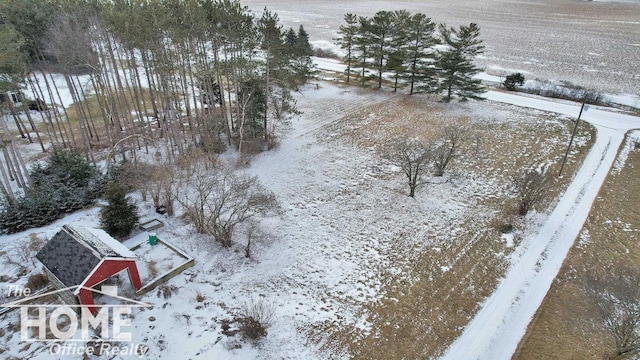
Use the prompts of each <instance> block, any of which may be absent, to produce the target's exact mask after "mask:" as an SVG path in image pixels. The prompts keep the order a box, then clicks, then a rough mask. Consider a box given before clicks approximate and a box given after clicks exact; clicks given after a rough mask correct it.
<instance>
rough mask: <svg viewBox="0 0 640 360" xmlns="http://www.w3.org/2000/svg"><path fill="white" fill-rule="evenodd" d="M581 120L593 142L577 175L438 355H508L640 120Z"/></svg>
mask: <svg viewBox="0 0 640 360" xmlns="http://www.w3.org/2000/svg"><path fill="white" fill-rule="evenodd" d="M486 98H487V99H489V100H492V101H499V102H505V103H509V104H514V105H518V106H524V107H530V108H535V109H540V110H546V111H553V112H557V113H561V114H566V115H569V116H577V114H578V112H579V111H580V105H579V104H575V103H569V102H558V101H553V100H547V99H543V98H538V97H525V96H519V95H513V94H508V93H501V92H495V91H490V92H488V93H487V94H486ZM582 120H584V121H587V122H589V123H591V124H592V125H594V126H595V127H596V129H597V136H596V142H595V144H594V145H593V147H592V149H591V151H590V152H589V154H588V155H587V157H586V159H585V160H584V163H583V165H582V167H581V168H580V170H579V172H578V173H577V174H576V177H575V179H574V180H573V182H572V183H571V185H570V186H569V187H568V188H567V191H566V192H565V193H564V195H563V196H562V197H561V199H560V201H559V202H558V204H557V205H556V208H555V209H554V210H553V212H552V213H551V215H549V218H548V219H547V222H546V224H545V225H544V226H543V227H542V228H541V229H540V231H539V232H538V234H537V235H535V236H532V237H530V238H526V239H523V242H522V245H521V247H520V248H519V249H518V251H517V252H516V254H515V257H514V260H513V262H512V266H511V267H510V268H509V270H508V271H507V274H506V276H505V278H504V279H503V280H502V281H501V283H500V284H499V285H498V288H497V289H496V291H494V293H493V294H492V295H491V296H489V298H487V300H486V301H485V303H484V304H483V305H482V308H481V309H480V311H479V312H478V313H477V314H476V316H475V317H474V318H473V320H472V321H471V322H470V323H469V324H468V325H467V327H466V328H465V330H464V332H463V333H462V335H461V336H460V337H458V339H457V340H456V341H455V342H454V343H453V344H452V345H451V346H450V348H449V349H448V350H447V351H446V352H445V354H444V356H443V357H442V359H444V360H457V359H469V360H471V359H482V360H484V359H491V360H500V359H511V357H512V356H513V353H514V352H515V350H516V348H517V346H518V344H519V342H520V340H521V339H522V337H523V336H524V334H525V332H526V330H527V326H528V324H529V322H530V321H531V319H532V318H533V316H534V315H535V313H536V311H537V309H538V308H539V307H540V304H541V303H542V300H543V299H544V297H545V296H546V294H547V291H548V290H549V288H550V286H551V283H552V282H553V279H554V278H555V277H556V275H557V274H558V272H559V270H560V267H561V266H562V262H563V261H564V259H565V257H566V255H567V253H568V252H569V249H570V248H571V246H572V245H573V243H574V240H575V239H576V237H577V236H578V234H579V233H580V230H581V229H582V226H583V224H584V222H585V220H586V219H587V216H588V215H589V211H590V210H591V206H592V204H593V201H594V200H595V198H596V196H597V195H598V191H599V190H600V187H601V186H602V184H603V183H604V180H605V179H606V177H607V174H608V173H609V169H610V168H611V165H612V164H613V162H614V160H615V158H616V155H617V152H618V148H619V146H620V144H621V143H622V141H623V139H624V135H625V134H626V132H627V131H629V130H630V129H637V128H640V118H639V117H634V116H629V115H625V114H620V113H614V112H608V111H604V110H600V109H591V110H589V111H587V112H585V113H583V114H582Z"/></svg>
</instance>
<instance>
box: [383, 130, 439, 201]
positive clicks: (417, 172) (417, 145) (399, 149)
mask: <svg viewBox="0 0 640 360" xmlns="http://www.w3.org/2000/svg"><path fill="white" fill-rule="evenodd" d="M394 144H395V145H394V146H393V147H392V148H391V149H390V150H389V151H388V152H387V153H386V154H385V155H384V157H385V158H386V159H387V160H389V161H391V162H392V163H393V164H394V165H396V166H399V167H400V168H401V169H402V172H403V173H404V174H405V176H406V177H407V180H408V181H409V196H411V197H415V193H416V189H417V188H418V187H419V186H420V185H422V184H423V181H422V173H423V172H424V168H425V167H426V166H427V165H428V164H429V162H430V161H431V159H432V151H431V149H430V148H428V147H426V146H424V145H423V144H422V143H421V142H419V141H417V140H411V139H407V138H404V139H401V140H399V141H395V142H394Z"/></svg>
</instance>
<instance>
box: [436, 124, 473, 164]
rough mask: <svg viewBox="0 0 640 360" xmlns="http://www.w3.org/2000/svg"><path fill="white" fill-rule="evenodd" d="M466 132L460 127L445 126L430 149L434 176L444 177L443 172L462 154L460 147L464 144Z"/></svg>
mask: <svg viewBox="0 0 640 360" xmlns="http://www.w3.org/2000/svg"><path fill="white" fill-rule="evenodd" d="M467 133H468V131H467V129H466V128H465V127H463V126H461V125H457V124H454V125H449V126H447V127H446V128H445V129H444V130H443V131H442V133H441V134H440V136H439V139H438V140H437V141H436V142H435V144H434V145H433V147H432V155H433V167H434V170H435V171H434V175H435V176H442V175H444V170H445V169H446V168H447V166H449V164H450V163H451V161H452V160H453V159H454V158H456V157H458V156H460V155H461V154H462V152H461V147H462V145H463V144H464V140H465V139H466V135H467Z"/></svg>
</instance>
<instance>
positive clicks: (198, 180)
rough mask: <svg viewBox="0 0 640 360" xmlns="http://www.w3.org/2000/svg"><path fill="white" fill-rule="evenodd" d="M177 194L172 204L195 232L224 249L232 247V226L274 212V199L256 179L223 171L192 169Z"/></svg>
mask: <svg viewBox="0 0 640 360" xmlns="http://www.w3.org/2000/svg"><path fill="white" fill-rule="evenodd" d="M199 165H202V164H199ZM177 190H178V191H176V192H174V194H175V200H176V201H177V202H178V203H180V204H181V205H182V206H183V207H184V209H185V212H186V215H187V216H188V217H189V219H190V220H191V221H193V223H194V226H195V227H196V230H197V231H198V232H200V233H204V234H209V235H211V236H212V237H213V238H214V239H215V240H216V241H218V242H219V243H220V244H222V246H224V247H230V246H231V245H232V235H233V230H234V228H235V226H236V225H238V224H240V223H243V222H245V221H247V220H250V219H252V218H255V217H257V216H264V215H268V214H271V213H275V212H277V210H278V202H277V200H276V198H275V195H274V194H273V193H271V192H269V191H267V190H266V189H265V188H264V187H263V186H262V185H261V184H260V183H259V181H258V179H257V178H256V177H249V176H239V175H235V174H233V173H231V172H229V171H227V170H224V169H217V168H212V167H206V166H197V165H196V166H193V168H192V171H191V172H190V174H189V176H188V177H185V178H184V179H182V181H181V189H177Z"/></svg>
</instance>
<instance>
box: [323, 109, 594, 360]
mask: <svg viewBox="0 0 640 360" xmlns="http://www.w3.org/2000/svg"><path fill="white" fill-rule="evenodd" d="M436 100H437V99H435V98H429V97H425V96H400V97H395V98H392V99H389V100H387V101H384V102H382V103H379V104H376V105H374V106H371V107H369V108H366V109H364V110H362V111H359V112H357V113H354V114H352V115H351V116H348V117H346V118H344V119H343V120H342V121H340V122H338V123H335V124H334V125H332V127H331V129H329V130H330V132H331V133H333V134H334V138H336V139H338V140H339V141H346V142H350V143H352V144H355V145H357V146H358V147H361V148H364V149H369V150H371V151H373V152H375V153H376V154H381V153H382V152H384V149H385V148H386V147H388V146H389V145H390V142H391V141H393V139H397V138H399V137H403V136H410V137H414V138H420V139H422V140H426V139H430V138H432V137H433V136H435V135H436V134H437V133H438V132H439V131H440V129H441V128H442V127H444V126H446V125H448V124H451V123H452V122H456V123H459V124H464V125H465V126H467V127H468V128H469V130H470V132H471V134H472V137H471V138H470V141H469V142H468V144H467V145H468V146H467V147H468V149H467V152H466V154H465V155H464V156H462V157H460V158H459V159H457V160H456V163H455V164H454V166H453V171H454V172H455V175H454V180H453V182H455V183H457V185H456V186H460V187H465V188H466V189H465V190H464V191H460V196H459V197H456V198H452V199H451V201H452V203H458V204H463V207H464V212H465V215H464V220H463V221H462V223H460V224H451V225H450V228H447V229H438V230H435V231H433V232H432V233H431V234H429V236H428V238H425V239H415V241H416V242H424V243H430V244H434V245H433V246H430V247H428V248H426V250H425V248H424V247H422V248H421V247H420V246H421V245H419V244H416V249H417V250H416V251H414V252H409V253H407V252H406V251H405V252H397V253H392V254H385V255H386V256H388V257H397V259H393V260H392V263H395V264H406V265H405V266H404V269H403V271H402V272H401V273H397V272H390V271H385V269H380V275H379V276H381V277H382V279H383V281H384V285H383V288H382V291H381V293H382V294H384V296H382V298H381V299H380V300H378V301H377V302H375V303H371V304H369V305H368V306H366V308H365V309H364V312H365V313H366V314H367V315H368V317H367V321H368V322H369V323H370V325H371V331H367V332H363V331H361V330H359V329H355V328H345V327H340V326H339V325H336V324H329V323H327V324H320V325H318V326H317V327H316V329H315V331H312V336H311V338H312V339H314V340H316V341H317V342H318V343H321V344H322V346H323V347H324V348H326V349H328V350H330V351H331V352H334V353H335V352H336V349H346V350H347V351H348V352H349V353H350V355H352V356H353V357H354V358H355V359H372V358H373V359H383V358H385V359H386V358H389V359H391V358H394V359H395V358H407V359H417V358H428V357H435V356H438V355H440V354H441V353H442V352H443V351H444V350H445V349H446V347H447V346H448V345H449V344H450V343H451V342H452V341H453V340H454V339H455V338H456V337H457V336H459V335H460V333H461V331H462V329H463V328H464V326H465V325H466V324H467V322H468V321H469V320H470V319H471V318H472V317H473V316H474V315H475V313H476V312H477V310H478V309H479V304H480V303H481V302H482V301H483V300H484V299H485V298H486V297H487V296H488V295H490V294H491V292H492V291H493V290H494V289H495V287H496V286H497V283H498V280H499V279H500V278H501V277H502V276H503V275H504V273H505V271H506V269H507V267H508V255H509V254H510V252H511V251H513V248H508V247H506V245H505V242H504V241H503V240H501V237H500V233H499V231H497V230H496V227H495V223H496V222H497V221H499V220H496V219H500V218H504V217H505V211H507V212H508V209H507V210H505V209H506V208H507V207H509V204H510V203H511V202H512V181H511V179H512V176H513V175H516V174H520V173H522V172H523V171H524V169H528V168H530V167H532V166H538V165H540V164H549V165H550V168H551V170H550V171H552V173H553V172H555V173H556V174H557V168H556V166H558V167H559V162H560V160H561V159H562V156H563V155H564V152H565V150H566V143H567V142H568V139H569V136H570V134H571V130H572V125H573V123H572V122H570V121H568V120H566V119H563V118H559V117H558V116H556V115H555V114H550V113H545V112H540V111H535V110H531V109H522V108H517V107H514V106H510V105H503V104H495V103H490V102H487V103H477V102H471V103H467V104H464V105H463V104H458V103H451V104H444V103H440V102H437V101H436ZM478 109H481V110H480V111H479V110H478ZM593 134H594V133H593V129H592V128H591V127H590V126H588V125H585V126H582V127H581V128H580V131H579V135H578V138H579V139H581V142H580V145H579V146H577V147H576V148H575V149H574V151H572V156H571V157H570V159H569V162H568V166H567V167H565V171H566V172H565V176H564V178H562V179H560V180H558V181H555V182H554V183H553V185H552V186H551V188H550V189H549V193H550V194H549V195H550V196H549V198H548V199H547V200H546V201H545V203H544V204H541V206H540V208H539V209H538V210H540V211H544V210H545V209H547V208H549V207H551V206H552V205H553V204H554V203H555V200H556V199H557V197H558V195H559V194H560V192H561V191H563V189H565V188H566V186H567V185H568V183H569V182H570V180H571V177H572V176H571V175H572V174H573V173H574V172H575V170H576V169H577V168H578V166H579V165H580V163H581V162H582V159H583V158H584V156H585V155H586V152H587V150H588V149H589V148H590V145H591V143H592V139H593ZM554 175H555V174H554ZM390 181H394V180H390ZM435 186H436V187H437V186H439V185H435ZM436 187H434V188H433V189H434V190H433V191H437V190H435V189H437V188H436ZM420 195H421V196H427V194H420ZM469 195H471V196H469ZM454 196H455V195H454ZM423 200H424V201H428V198H427V199H423ZM514 225H516V228H518V227H519V228H520V229H518V231H519V233H518V231H517V232H516V242H517V237H518V236H521V233H522V228H523V227H525V224H524V221H522V220H520V221H519V222H518V221H516V224H514ZM409 236H410V235H409ZM363 315H364V314H363ZM327 331H329V332H330V333H329V335H327ZM321 333H324V335H322V336H319V334H321Z"/></svg>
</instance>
